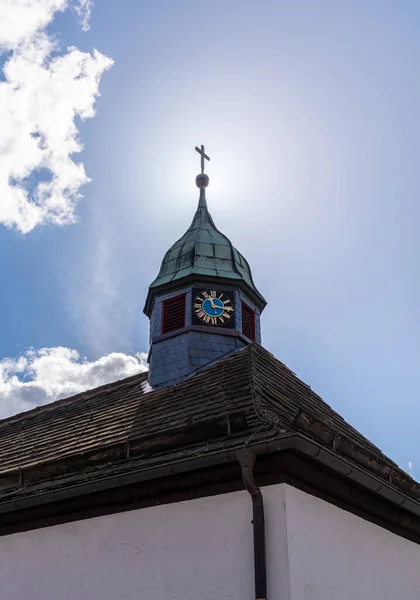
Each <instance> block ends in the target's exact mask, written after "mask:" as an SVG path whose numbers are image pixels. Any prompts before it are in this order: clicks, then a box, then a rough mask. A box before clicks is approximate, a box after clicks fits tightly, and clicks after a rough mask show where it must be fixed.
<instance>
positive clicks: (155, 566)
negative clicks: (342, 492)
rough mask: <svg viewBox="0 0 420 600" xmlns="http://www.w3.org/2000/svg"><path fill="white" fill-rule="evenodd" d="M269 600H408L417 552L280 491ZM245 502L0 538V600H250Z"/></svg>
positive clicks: (269, 491)
mask: <svg viewBox="0 0 420 600" xmlns="http://www.w3.org/2000/svg"><path fill="white" fill-rule="evenodd" d="M263 495H264V502H265V511H266V535H267V567H268V599H269V600H395V599H396V598H398V600H413V599H414V598H417V597H419V596H420V546H418V545H417V544H414V543H412V542H409V541H407V540H404V539H402V538H400V537H398V536H396V535H394V534H392V533H390V532H388V531H386V530H384V529H382V528H380V527H377V526H375V525H373V524H371V523H368V522H366V521H364V520H363V519H360V518H359V517H356V516H354V515H352V514H349V513H346V512H345V511H343V510H341V509H339V508H336V507H334V506H332V505H329V504H328V503H326V502H324V501H322V500H319V499H317V498H314V497H313V496H310V495H308V494H305V493H304V492H301V491H299V490H296V489H295V488H292V487H290V486H287V485H284V484H282V485H275V486H270V487H266V488H264V490H263ZM251 520H252V509H251V502H250V498H249V496H248V494H247V493H246V492H245V491H241V492H235V493H232V494H225V495H222V496H213V497H210V498H202V499H197V500H191V501H188V502H180V503H178V504H169V505H165V506H156V507H151V508H146V509H142V510H135V511H130V512H125V513H120V514H115V515H108V516H104V517H98V518H95V519H87V520H84V521H79V522H75V523H67V524H63V525H57V526H55V527H48V528H43V529H38V530H34V531H29V532H26V533H20V534H13V535H9V536H3V537H0V600H23V599H24V600H149V598H153V600H253V598H254V573H253V541H252V524H251Z"/></svg>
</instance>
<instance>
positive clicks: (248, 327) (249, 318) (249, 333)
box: [242, 302, 255, 341]
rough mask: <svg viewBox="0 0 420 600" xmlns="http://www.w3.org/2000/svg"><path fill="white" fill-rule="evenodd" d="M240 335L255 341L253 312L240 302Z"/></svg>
mask: <svg viewBox="0 0 420 600" xmlns="http://www.w3.org/2000/svg"><path fill="white" fill-rule="evenodd" d="M242 333H243V334H244V335H246V337H247V338H249V339H250V340H253V341H255V312H254V311H253V310H252V308H250V307H249V306H248V304H245V302H242Z"/></svg>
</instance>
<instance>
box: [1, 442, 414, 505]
mask: <svg viewBox="0 0 420 600" xmlns="http://www.w3.org/2000/svg"><path fill="white" fill-rule="evenodd" d="M247 441H248V439H245V438H244V439H238V440H235V447H232V448H231V449H224V450H219V451H215V452H209V453H208V454H206V455H204V456H198V457H193V458H186V459H181V460H178V461H174V462H172V463H171V464H168V465H160V466H150V467H145V468H141V469H137V470H135V471H130V472H129V473H124V474H121V475H110V476H108V477H103V478H101V479H96V480H92V481H87V482H85V483H78V484H74V485H69V486H67V487H63V488H61V489H57V490H54V491H47V492H40V493H38V494H31V495H28V496H21V497H18V498H12V499H9V500H5V501H3V502H0V514H2V513H7V512H11V511H14V510H22V509H25V508H29V507H33V506H40V505H43V504H48V503H51V502H59V501H62V500H67V499H68V498H75V497H77V496H82V495H85V494H90V493H94V492H100V491H104V490H109V489H112V488H117V487H120V486H124V485H130V484H134V483H139V482H142V481H149V480H152V479H157V478H162V477H167V476H173V475H179V474H182V473H187V472H189V471H193V470H197V469H202V468H206V467H211V466H215V465H220V464H226V463H232V462H236V461H237V452H238V448H243V447H244V444H245V443H246V442H247ZM247 448H248V450H249V451H250V452H252V454H254V455H255V456H256V457H258V456H261V455H265V454H272V453H275V452H280V451H282V450H296V451H298V452H299V453H301V454H303V455H305V456H308V457H310V458H311V459H312V460H314V461H316V462H318V463H320V464H322V465H325V466H327V467H328V468H329V469H331V470H333V471H335V472H336V473H338V474H339V475H340V476H341V477H345V478H347V479H349V480H351V481H353V482H354V483H356V484H357V485H359V486H361V487H363V488H365V489H367V490H369V491H370V492H372V493H374V494H376V495H378V496H380V497H382V498H385V499H386V500H387V501H388V502H391V503H392V504H395V505H397V506H399V507H401V508H403V509H404V510H406V511H408V512H409V513H412V514H414V515H416V516H417V517H420V503H419V502H417V501H416V500H414V499H412V498H410V497H409V496H407V495H406V494H405V493H404V492H401V491H399V490H397V489H396V488H395V487H393V486H392V485H389V484H388V483H386V482H385V481H382V480H380V479H379V478H378V477H376V476H375V475H372V474H371V473H369V472H367V471H365V470H364V469H363V468H361V467H358V466H356V465H353V464H352V463H351V462H350V461H349V460H347V459H346V458H343V457H341V456H338V455H336V454H334V453H333V452H332V451H331V450H328V449H327V448H324V447H322V446H321V445H320V444H318V443H316V442H314V441H313V440H311V439H309V438H307V437H306V436H304V435H302V434H300V433H292V434H286V435H281V436H279V437H276V438H272V439H270V440H268V441H263V442H255V443H250V444H249V445H247Z"/></svg>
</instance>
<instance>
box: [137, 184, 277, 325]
mask: <svg viewBox="0 0 420 600" xmlns="http://www.w3.org/2000/svg"><path fill="white" fill-rule="evenodd" d="M197 185H198V183H197ZM200 188H201V189H200V200H199V203H198V208H197V212H196V213H195V215H194V219H193V221H192V223H191V225H190V227H189V228H188V230H187V231H186V233H184V235H183V236H182V237H181V238H180V239H179V240H178V241H177V242H175V244H174V245H173V246H172V247H171V248H170V249H169V250H168V251H167V253H166V254H165V257H164V259H163V261H162V265H161V267H160V271H159V275H158V276H157V277H156V279H155V280H154V281H153V283H152V284H151V285H150V288H149V294H148V297H147V300H146V305H145V307H144V312H145V313H146V314H147V315H148V314H149V313H150V310H151V304H152V299H153V296H154V295H155V294H156V293H158V291H160V290H161V289H162V291H163V289H165V288H168V289H173V288H175V287H179V286H181V285H183V284H184V283H185V284H187V283H189V282H190V281H192V280H193V279H199V280H200V281H208V280H211V281H212V282H214V280H215V279H220V283H221V284H222V283H225V284H230V285H236V286H237V287H240V288H245V290H244V291H246V292H247V293H248V294H249V295H250V297H251V298H252V300H253V301H254V302H255V304H257V306H258V307H259V308H260V309H262V308H264V306H265V305H266V301H265V300H264V298H263V297H262V296H261V294H260V293H259V292H258V290H257V288H256V287H255V284H254V281H253V279H252V274H251V269H250V266H249V264H248V262H247V260H246V259H245V258H244V257H243V256H242V254H240V252H238V251H237V250H236V248H234V247H233V245H232V243H231V242H230V241H229V239H228V238H227V237H226V236H225V235H223V233H221V232H220V231H219V230H218V229H217V227H216V225H215V224H214V221H213V219H212V218H211V215H210V213H209V211H208V210H207V202H206V196H205V189H204V186H203V187H201V185H200Z"/></svg>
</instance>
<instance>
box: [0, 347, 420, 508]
mask: <svg viewBox="0 0 420 600" xmlns="http://www.w3.org/2000/svg"><path fill="white" fill-rule="evenodd" d="M145 379H146V373H141V374H139V375H136V376H134V377H130V378H127V379H124V380H122V381H118V382H115V383H112V384H109V385H106V386H102V387H101V388H97V389H95V390H91V391H89V392H86V393H83V394H79V395H77V396H74V397H72V398H68V399H64V400H60V401H58V402H55V403H53V404H49V405H46V406H43V407H39V408H37V409H34V410H32V411H29V412H27V413H22V414H20V415H17V416H14V417H11V418H8V419H5V420H3V421H0V499H7V498H11V497H15V496H19V495H21V494H25V495H28V494H30V493H32V492H35V491H39V490H40V489H45V488H54V487H57V486H58V487H59V486H60V485H63V483H65V482H66V481H68V480H71V481H72V482H75V481H76V482H77V481H78V480H79V479H80V480H81V481H82V480H83V481H84V480H86V477H90V478H94V477H98V476H99V475H100V474H103V473H104V472H105V471H106V472H109V471H110V470H114V471H115V470H116V471H118V472H120V471H126V472H127V471H129V470H130V469H133V468H134V467H139V466H141V465H142V464H146V463H148V464H149V463H150V462H151V461H152V462H153V463H154V464H165V463H168V462H170V461H171V460H173V456H174V453H176V455H177V456H178V457H179V456H180V455H184V456H185V455H188V453H194V455H195V456H196V455H197V454H200V453H202V454H205V453H206V452H207V451H208V450H209V448H210V447H215V445H217V447H221V448H223V447H235V440H237V439H238V438H239V437H240V438H241V439H242V440H243V438H244V437H246V436H253V440H254V441H255V440H257V439H259V438H261V439H264V438H266V437H267V436H268V435H274V434H276V435H278V434H279V433H286V432H301V433H303V434H305V435H306V436H307V437H310V438H312V439H314V440H315V441H317V442H318V443H321V444H322V445H324V446H326V447H327V448H329V449H330V450H332V451H333V452H335V453H336V454H338V455H341V456H344V457H345V458H346V459H347V460H350V461H352V462H353V463H355V464H357V465H359V466H362V467H363V468H364V469H366V470H368V471H370V472H371V473H373V474H375V475H376V476H377V477H379V478H382V479H383V480H386V481H387V482H388V483H390V482H391V483H392V484H393V485H395V486H396V487H397V488H399V489H401V490H403V491H404V492H405V493H407V494H409V495H411V496H413V497H416V498H420V486H418V484H416V483H415V482H413V480H412V479H411V478H410V477H409V476H408V475H407V474H406V473H404V472H403V471H402V470H400V469H399V468H398V467H397V465H396V464H395V463H394V462H392V461H391V460H390V459H388V458H386V457H385V456H384V455H383V454H382V452H381V451H380V450H379V449H378V448H377V447H376V446H374V445H373V444H372V443H370V442H369V441H368V440H367V439H366V438H365V437H363V436H362V435H361V434H360V433H358V432H357V431H356V430H355V429H354V428H353V427H351V426H350V425H349V424H348V423H347V422H346V421H345V420H344V419H343V418H342V417H340V415H338V414H337V413H336V412H335V411H334V410H332V408H331V407H330V406H328V404H326V403H325V402H324V401H323V400H322V399H321V398H320V397H319V396H317V395H316V394H315V393H314V392H313V391H312V390H311V388H310V387H308V386H307V385H306V384H305V383H303V382H302V381H300V380H299V379H298V377H297V376H296V375H295V374H294V373H292V371H290V370H289V369H288V368H287V367H286V366H285V365H284V364H282V363H281V362H280V361H278V360H277V359H276V358H275V357H274V356H273V355H272V354H270V353H269V352H267V351H266V350H265V349H263V348H262V347H261V346H258V345H255V344H253V345H250V346H248V347H246V348H244V349H242V350H240V351H237V352H235V353H234V354H231V355H230V356H228V357H226V358H224V359H222V360H220V361H218V362H217V363H215V364H214V365H212V366H209V367H208V368H206V369H205V370H202V371H200V372H199V373H197V374H196V375H194V376H192V377H190V378H189V379H187V380H185V381H183V382H182V383H178V384H176V385H173V386H170V387H166V388H163V389H160V390H156V391H151V392H147V393H146V392H145V391H143V388H144V386H142V383H144V382H145ZM242 443H243V442H242Z"/></svg>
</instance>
